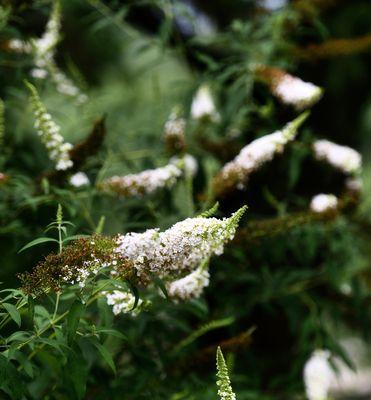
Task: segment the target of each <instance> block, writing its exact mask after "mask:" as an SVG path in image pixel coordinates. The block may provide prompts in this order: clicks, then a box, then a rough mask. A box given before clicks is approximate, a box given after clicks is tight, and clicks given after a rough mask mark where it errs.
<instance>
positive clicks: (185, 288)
mask: <svg viewBox="0 0 371 400" xmlns="http://www.w3.org/2000/svg"><path fill="white" fill-rule="evenodd" d="M209 282H210V274H209V271H208V260H206V261H204V262H203V263H201V265H200V266H199V267H198V268H197V269H196V270H194V271H193V272H191V273H190V274H188V275H186V276H184V277H183V278H180V279H177V280H175V281H172V282H169V283H168V284H167V287H166V288H167V292H168V295H169V297H170V298H171V299H173V300H174V301H175V302H179V301H185V300H190V299H197V298H199V297H200V296H201V294H202V292H203V290H204V288H205V287H207V286H209Z"/></svg>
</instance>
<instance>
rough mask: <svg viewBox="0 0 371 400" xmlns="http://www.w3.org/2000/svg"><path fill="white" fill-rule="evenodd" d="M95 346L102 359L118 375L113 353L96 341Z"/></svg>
mask: <svg viewBox="0 0 371 400" xmlns="http://www.w3.org/2000/svg"><path fill="white" fill-rule="evenodd" d="M94 346H95V347H96V348H97V349H98V351H99V353H100V355H101V356H102V359H103V360H104V361H105V362H106V363H107V364H108V365H109V367H110V368H111V369H112V371H113V373H114V374H116V366H115V362H114V361H113V358H112V356H111V353H110V352H109V351H108V350H107V349H106V348H105V347H104V346H103V345H102V344H100V343H99V342H96V341H94Z"/></svg>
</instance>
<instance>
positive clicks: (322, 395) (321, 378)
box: [303, 350, 335, 400]
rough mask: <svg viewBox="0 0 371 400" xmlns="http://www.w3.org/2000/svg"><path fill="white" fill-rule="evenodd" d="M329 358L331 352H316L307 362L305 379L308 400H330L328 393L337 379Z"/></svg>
mask: <svg viewBox="0 0 371 400" xmlns="http://www.w3.org/2000/svg"><path fill="white" fill-rule="evenodd" d="M329 358H330V352H329V351H327V350H315V351H314V352H313V354H312V355H311V357H310V358H309V360H308V361H307V362H306V364H305V366H304V371H303V379H304V385H305V391H306V395H307V399H308V400H328V392H329V390H330V387H331V384H332V381H333V379H334V377H335V373H334V371H333V370H332V367H331V365H330V362H329Z"/></svg>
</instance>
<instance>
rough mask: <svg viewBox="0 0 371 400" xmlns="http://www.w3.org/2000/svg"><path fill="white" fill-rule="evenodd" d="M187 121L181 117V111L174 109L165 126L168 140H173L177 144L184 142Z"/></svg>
mask: <svg viewBox="0 0 371 400" xmlns="http://www.w3.org/2000/svg"><path fill="white" fill-rule="evenodd" d="M185 126H186V121H185V119H184V118H182V117H180V115H179V111H178V110H177V109H174V110H173V111H172V113H171V114H170V116H169V119H168V120H167V121H166V123H165V126H164V136H165V140H166V141H171V142H173V143H175V144H176V145H178V146H179V145H180V144H182V143H184V141H185V139H184V131H185Z"/></svg>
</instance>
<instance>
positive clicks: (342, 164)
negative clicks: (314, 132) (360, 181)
mask: <svg viewBox="0 0 371 400" xmlns="http://www.w3.org/2000/svg"><path fill="white" fill-rule="evenodd" d="M313 150H314V155H315V157H316V158H317V159H318V160H323V161H326V162H328V163H329V164H330V165H332V166H333V167H335V168H337V169H339V170H341V171H343V172H345V173H348V174H353V173H357V172H359V171H360V169H361V167H362V156H361V155H360V154H359V153H358V151H356V150H354V149H352V148H351V147H348V146H340V145H339V144H336V143H333V142H330V141H329V140H317V141H315V142H314V144H313Z"/></svg>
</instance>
